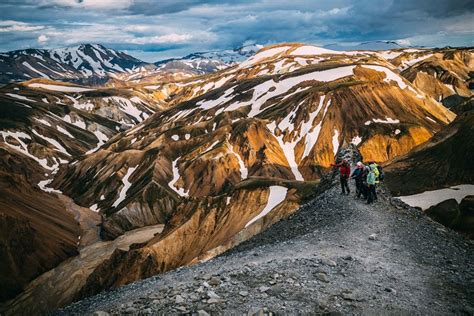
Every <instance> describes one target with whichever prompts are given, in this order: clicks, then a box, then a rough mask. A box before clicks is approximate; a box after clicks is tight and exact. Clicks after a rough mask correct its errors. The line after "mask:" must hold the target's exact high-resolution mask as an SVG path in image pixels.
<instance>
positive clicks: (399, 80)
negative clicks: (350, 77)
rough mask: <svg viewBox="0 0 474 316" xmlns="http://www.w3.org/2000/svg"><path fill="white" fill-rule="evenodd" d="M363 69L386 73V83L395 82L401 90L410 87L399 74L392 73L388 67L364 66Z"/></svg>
mask: <svg viewBox="0 0 474 316" xmlns="http://www.w3.org/2000/svg"><path fill="white" fill-rule="evenodd" d="M362 67H364V68H369V69H373V70H376V71H378V72H383V73H385V79H384V81H385V82H390V81H392V80H393V81H395V82H396V83H397V84H398V86H399V87H400V88H401V89H405V88H406V87H408V85H407V84H406V83H405V81H403V79H402V77H400V76H399V75H398V74H396V73H394V72H393V71H391V70H390V69H388V68H387V67H383V66H376V65H363V66H362Z"/></svg>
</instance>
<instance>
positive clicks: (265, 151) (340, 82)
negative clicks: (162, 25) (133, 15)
mask: <svg viewBox="0 0 474 316" xmlns="http://www.w3.org/2000/svg"><path fill="white" fill-rule="evenodd" d="M257 50H258V51H257ZM473 55H474V52H473V50H472V49H469V48H466V49H455V48H445V49H415V48H408V49H404V48H397V49H393V50H384V51H368V50H360V51H334V50H330V49H327V48H320V47H316V46H311V45H305V44H299V43H287V44H278V45H273V46H267V47H263V48H261V47H259V46H250V47H245V48H241V49H237V50H230V51H225V52H211V53H196V54H192V55H189V56H186V57H184V58H182V59H173V60H167V61H163V62H158V63H155V64H148V63H143V62H141V61H139V60H137V59H134V58H133V57H130V56H128V55H126V54H124V53H120V52H116V51H113V50H110V49H106V48H105V47H103V46H99V45H81V46H79V47H75V48H69V49H63V50H50V51H45V50H26V51H16V52H10V53H7V54H2V55H1V56H0V58H3V59H2V60H0V70H1V72H2V73H1V75H2V76H3V77H1V78H3V79H2V80H3V82H5V83H6V82H7V81H8V82H10V81H14V82H13V83H8V84H6V85H5V86H3V87H2V88H0V102H1V104H2V107H1V108H0V114H1V115H0V122H1V130H0V133H1V135H2V137H1V138H0V151H2V155H1V159H0V172H1V173H2V186H0V192H1V194H0V196H1V198H0V205H2V209H5V210H6V211H4V212H3V213H2V214H1V217H0V226H1V227H2V228H3V229H2V233H3V235H2V238H1V239H0V246H1V247H0V249H1V251H2V255H1V256H0V258H1V259H0V266H2V270H1V271H2V274H1V275H0V281H1V284H2V287H1V288H0V298H1V299H2V300H3V301H5V303H4V305H3V308H4V309H5V310H9V312H11V313H15V312H19V311H22V312H28V311H30V312H33V311H38V309H40V310H41V311H43V312H47V311H50V310H51V309H54V308H57V307H59V306H63V305H66V304H69V303H71V302H72V301H75V300H78V299H80V298H83V297H85V296H89V295H93V294H96V293H98V292H100V291H102V290H104V289H109V288H113V287H118V286H121V285H124V284H127V283H130V282H133V281H136V280H138V279H142V278H146V277H150V276H153V275H156V274H159V273H163V272H167V271H170V270H173V269H175V268H178V267H181V266H186V265H190V264H194V263H198V262H201V261H205V260H208V259H210V258H212V257H214V256H216V255H219V254H221V253H222V252H224V251H226V250H228V249H230V248H232V247H234V246H235V245H237V244H239V243H241V242H242V241H244V240H246V239H248V238H250V237H251V236H253V235H255V234H258V233H259V232H261V231H263V230H265V229H267V228H268V227H269V226H271V225H272V224H274V223H275V222H277V221H279V220H281V219H284V218H287V217H288V216H290V215H291V214H292V213H294V212H295V211H296V210H297V209H298V207H299V206H301V205H303V204H304V203H305V202H306V201H307V200H308V199H309V198H310V197H311V196H312V194H313V193H314V189H315V187H316V186H317V184H318V183H319V182H320V180H321V179H322V178H323V177H324V176H325V175H327V174H328V173H329V172H330V170H331V168H330V167H331V164H332V163H334V162H335V159H336V157H337V155H338V153H339V152H340V151H341V149H343V148H348V147H350V148H355V149H356V150H357V151H358V152H359V153H360V154H361V155H362V157H363V158H364V160H365V161H369V160H372V161H376V162H378V163H380V164H386V165H387V166H388V167H387V175H388V177H389V178H390V180H387V185H388V187H389V188H391V189H392V190H393V191H394V193H395V194H397V195H401V194H412V193H419V192H422V191H424V190H428V189H429V190H433V189H439V188H440V187H437V186H436V185H435V184H436V181H435V180H432V178H429V179H430V180H429V181H426V182H420V181H414V182H413V186H407V185H404V181H405V180H404V179H406V178H407V177H410V176H411V175H416V174H422V173H418V172H422V171H423V170H425V169H427V170H428V173H431V175H433V174H436V175H440V174H441V173H439V172H438V171H437V170H432V169H430V168H432V167H431V166H432V165H433V164H436V163H440V164H441V163H443V164H444V165H446V164H450V163H451V162H454V161H456V159H460V160H463V161H471V160H470V158H471V156H472V151H471V150H461V149H460V148H459V145H451V144H452V143H454V144H460V143H463V142H466V144H469V142H468V141H470V140H471V139H472V137H471V138H470V136H472V126H470V125H471V121H472V120H471V119H470V117H471V116H470V113H471V112H472V84H473V77H472V74H473V73H474V72H473V65H474V58H473V57H474V56H473ZM8 67H9V68H8ZM32 69H34V70H32ZM39 76H40V77H41V78H38V77H39ZM32 78H36V79H32ZM20 81H21V82H20ZM456 117H457V118H456ZM454 147H455V148H457V149H459V150H450V149H449V148H454ZM466 148H470V147H466ZM426 157H435V159H437V160H436V162H434V163H433V164H428V165H425V164H422V163H421V162H423V161H426V159H427V158H426ZM461 166H464V167H460V168H459V170H458V171H456V173H449V175H450V176H451V177H450V178H449V177H448V178H449V181H448V180H443V181H442V183H443V184H441V186H445V185H449V186H452V185H460V184H466V182H470V181H472V170H471V169H469V167H468V166H465V165H462V164H461ZM404 168H408V170H409V174H404V173H403V172H405V171H404V170H405V169H404ZM419 170H421V171H419ZM449 170H456V169H455V168H454V165H453V167H452V168H450V169H449ZM448 178H447V179H448ZM77 254H79V255H77ZM25 256H27V257H28V262H29V264H28V265H24V264H23V263H24V261H23V260H24V259H23V258H25ZM67 258H70V259H68V260H66V259H67ZM79 267H87V268H84V269H81V268H79ZM64 275H70V276H73V279H74V282H71V280H70V279H69V278H65V277H64ZM38 297H42V303H41V304H38V303H37V298H38Z"/></svg>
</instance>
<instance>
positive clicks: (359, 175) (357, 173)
mask: <svg viewBox="0 0 474 316" xmlns="http://www.w3.org/2000/svg"><path fill="white" fill-rule="evenodd" d="M364 168H365V166H364V164H363V163H362V162H360V161H359V162H357V164H356V168H355V169H354V171H353V172H352V175H351V179H354V180H355V185H356V197H357V198H360V196H361V194H362V196H363V197H364V198H365V196H366V194H365V192H364V188H363V181H364V179H363V176H364Z"/></svg>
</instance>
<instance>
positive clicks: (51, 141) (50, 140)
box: [32, 129, 71, 156]
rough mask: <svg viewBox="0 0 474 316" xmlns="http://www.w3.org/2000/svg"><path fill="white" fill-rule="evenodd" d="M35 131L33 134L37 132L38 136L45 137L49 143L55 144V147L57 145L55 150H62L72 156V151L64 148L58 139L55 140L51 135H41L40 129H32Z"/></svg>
mask: <svg viewBox="0 0 474 316" xmlns="http://www.w3.org/2000/svg"><path fill="white" fill-rule="evenodd" d="M32 131H33V134H35V135H36V136H38V137H41V138H42V139H44V140H45V141H47V142H48V143H50V144H51V145H53V146H54V147H56V149H55V150H57V151H59V152H62V153H63V154H65V155H67V156H71V154H70V153H68V152H67V150H66V148H64V147H63V146H62V145H61V144H60V143H59V142H58V141H57V140H55V139H54V138H51V137H47V136H44V135H41V134H40V133H39V132H38V131H36V130H34V129H33V130H32Z"/></svg>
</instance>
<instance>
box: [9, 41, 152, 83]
mask: <svg viewBox="0 0 474 316" xmlns="http://www.w3.org/2000/svg"><path fill="white" fill-rule="evenodd" d="M144 65H147V63H145V62H143V61H141V60H138V59H136V58H134V57H132V56H130V55H127V54H125V53H123V52H119V51H115V50H113V49H108V48H105V47H104V46H102V45H98V44H82V45H80V46H74V47H66V48H59V49H52V50H44V49H26V50H18V51H11V52H6V53H1V54H0V83H9V82H14V81H24V80H29V79H32V78H46V79H53V80H63V81H71V82H78V83H89V84H91V83H101V82H104V80H106V78H107V77H109V76H110V75H113V74H115V73H123V72H131V71H132V70H134V69H136V68H137V67H141V66H144Z"/></svg>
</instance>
